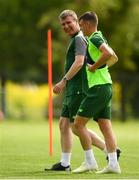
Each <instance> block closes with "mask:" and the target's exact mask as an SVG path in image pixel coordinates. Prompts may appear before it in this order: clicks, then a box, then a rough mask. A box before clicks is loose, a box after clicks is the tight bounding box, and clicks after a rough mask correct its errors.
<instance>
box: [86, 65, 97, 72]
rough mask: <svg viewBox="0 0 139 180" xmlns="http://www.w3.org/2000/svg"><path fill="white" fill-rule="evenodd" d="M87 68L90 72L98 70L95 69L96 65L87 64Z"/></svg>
mask: <svg viewBox="0 0 139 180" xmlns="http://www.w3.org/2000/svg"><path fill="white" fill-rule="evenodd" d="M87 66H88V70H89V71H91V72H95V70H96V69H95V67H94V65H91V64H87Z"/></svg>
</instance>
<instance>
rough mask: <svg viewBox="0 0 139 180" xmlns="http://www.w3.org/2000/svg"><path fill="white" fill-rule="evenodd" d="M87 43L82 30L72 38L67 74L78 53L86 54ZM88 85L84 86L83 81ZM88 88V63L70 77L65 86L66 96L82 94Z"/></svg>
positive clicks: (68, 52) (67, 58)
mask: <svg viewBox="0 0 139 180" xmlns="http://www.w3.org/2000/svg"><path fill="white" fill-rule="evenodd" d="M86 49H87V43H86V40H85V37H84V36H83V33H82V32H81V31H80V32H78V33H76V34H75V35H74V36H73V37H72V38H71V40H70V43H69V47H68V49H67V54H66V61H65V74H66V73H67V72H68V70H69V69H70V67H71V66H72V64H73V63H74V61H75V57H76V56H77V55H83V56H86ZM84 82H86V85H85V86H83V83H84ZM84 88H88V84H87V75H86V64H85V63H84V66H83V67H82V68H81V69H80V70H79V71H78V73H77V74H76V75H75V76H74V77H73V78H72V79H70V80H69V81H68V82H67V84H66V88H65V96H70V95H73V94H82V93H84V92H85V90H86V89H84Z"/></svg>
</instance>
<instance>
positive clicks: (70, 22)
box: [60, 16, 79, 36]
mask: <svg viewBox="0 0 139 180" xmlns="http://www.w3.org/2000/svg"><path fill="white" fill-rule="evenodd" d="M60 23H61V25H62V28H63V30H64V32H65V33H66V34H68V35H69V36H73V35H74V34H75V33H77V32H78V31H79V24H78V22H77V21H76V20H75V19H73V17H72V16H67V17H66V18H65V19H62V20H60Z"/></svg>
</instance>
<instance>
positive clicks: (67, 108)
mask: <svg viewBox="0 0 139 180" xmlns="http://www.w3.org/2000/svg"><path fill="white" fill-rule="evenodd" d="M84 97H85V95H84V94H74V95H71V96H65V97H64V100H63V105H62V112H61V117H66V118H69V120H70V122H74V118H75V116H76V114H77V111H78V109H79V106H80V104H81V102H82V100H83V98H84Z"/></svg>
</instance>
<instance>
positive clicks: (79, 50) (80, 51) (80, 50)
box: [53, 36, 87, 94]
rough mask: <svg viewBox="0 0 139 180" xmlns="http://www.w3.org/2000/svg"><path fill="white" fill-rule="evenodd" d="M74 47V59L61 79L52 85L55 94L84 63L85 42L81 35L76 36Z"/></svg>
mask: <svg viewBox="0 0 139 180" xmlns="http://www.w3.org/2000/svg"><path fill="white" fill-rule="evenodd" d="M75 47H76V48H75V61H74V63H73V64H72V66H71V67H70V69H69V70H68V72H67V73H66V74H65V75H64V77H63V78H62V80H61V81H60V82H59V83H57V84H56V85H55V86H54V89H53V92H54V93H56V94H59V93H60V92H61V91H62V90H63V89H64V87H65V86H66V82H67V81H68V80H70V79H72V78H73V77H74V76H75V75H76V74H77V73H78V71H79V70H80V69H81V68H82V66H83V64H84V59H85V55H86V48H87V44H86V42H85V41H84V40H83V38H82V37H80V36H78V37H77V38H76V44H75Z"/></svg>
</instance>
